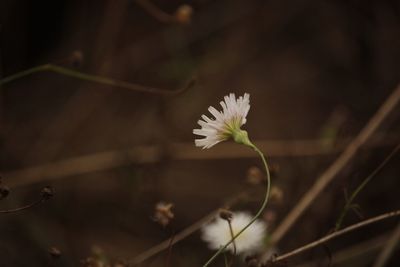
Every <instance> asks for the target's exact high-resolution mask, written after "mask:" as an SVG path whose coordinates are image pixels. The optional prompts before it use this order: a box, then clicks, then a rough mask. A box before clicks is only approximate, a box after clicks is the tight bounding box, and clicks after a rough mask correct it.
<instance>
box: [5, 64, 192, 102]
mask: <svg viewBox="0 0 400 267" xmlns="http://www.w3.org/2000/svg"><path fill="white" fill-rule="evenodd" d="M46 71H49V72H54V73H58V74H61V75H64V76H68V77H72V78H75V79H79V80H83V81H88V82H94V83H99V84H103V85H109V86H113V87H116V88H122V89H128V90H133V91H138V92H143V93H150V94H160V95H176V94H180V93H182V92H184V91H186V90H187V89H189V88H190V87H192V86H193V85H194V83H195V80H196V78H195V77H194V76H193V77H192V78H190V79H189V80H188V81H187V82H186V83H185V84H184V86H182V87H181V88H179V89H176V90H164V89H159V88H154V87H148V86H143V85H140V84H134V83H129V82H125V81H120V80H114V79H111V78H108V77H104V76H98V75H91V74H87V73H83V72H80V71H76V70H73V69H69V68H65V67H60V66H57V65H53V64H45V65H40V66H36V67H33V68H31V69H28V70H24V71H21V72H18V73H16V74H13V75H11V76H8V77H5V78H4V79H2V80H0V87H1V86H4V85H6V84H8V83H11V82H13V81H16V80H18V79H21V78H23V77H25V76H28V75H32V74H35V73H39V72H46Z"/></svg>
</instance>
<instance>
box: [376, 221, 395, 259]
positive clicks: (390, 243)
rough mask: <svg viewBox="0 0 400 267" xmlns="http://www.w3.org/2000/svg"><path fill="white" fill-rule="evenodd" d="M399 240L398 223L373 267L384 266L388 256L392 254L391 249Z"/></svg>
mask: <svg viewBox="0 0 400 267" xmlns="http://www.w3.org/2000/svg"><path fill="white" fill-rule="evenodd" d="M399 240H400V223H399V224H398V225H397V227H396V229H395V230H394V231H393V233H392V234H391V236H390V238H389V240H388V242H387V243H386V245H385V246H384V247H383V249H382V251H381V253H380V254H379V256H378V258H377V259H376V261H375V263H374V265H373V267H383V266H386V263H387V261H388V260H389V258H390V256H391V255H392V254H393V251H394V250H395V248H396V245H397V244H398V243H399Z"/></svg>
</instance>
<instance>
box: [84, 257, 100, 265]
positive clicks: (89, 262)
mask: <svg viewBox="0 0 400 267" xmlns="http://www.w3.org/2000/svg"><path fill="white" fill-rule="evenodd" d="M81 266H82V267H100V266H102V265H101V262H99V261H98V260H96V259H94V258H92V257H88V258H86V259H84V260H81Z"/></svg>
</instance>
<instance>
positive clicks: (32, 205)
mask: <svg viewBox="0 0 400 267" xmlns="http://www.w3.org/2000/svg"><path fill="white" fill-rule="evenodd" d="M43 201H44V199H43V198H41V199H38V200H36V201H35V202H32V203H30V204H28V205H25V206H22V207H19V208H15V209H9V210H0V213H15V212H19V211H23V210H27V209H30V208H32V207H34V206H36V205H39V204H41V203H42V202H43Z"/></svg>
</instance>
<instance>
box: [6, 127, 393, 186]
mask: <svg viewBox="0 0 400 267" xmlns="http://www.w3.org/2000/svg"><path fill="white" fill-rule="evenodd" d="M375 137H376V138H374V139H375V140H374V141H373V142H370V143H368V145H367V146H368V148H374V147H381V146H390V145H393V143H394V142H396V138H395V137H393V138H392V137H390V136H389V135H388V136H386V135H384V136H382V135H376V136H375ZM383 137H384V139H385V140H384V142H382V141H381V139H382V138H383ZM340 142H341V143H346V141H345V140H341V141H340ZM255 143H257V144H258V145H259V147H260V149H261V150H263V151H268V156H269V157H287V156H296V157H305V156H326V155H332V154H333V153H337V152H339V151H341V150H343V149H344V146H343V145H338V146H337V147H334V148H331V149H326V148H324V147H323V146H322V145H321V142H320V141H319V140H294V141H286V140H282V141H281V140H271V141H270V140H256V141H255ZM253 157H256V155H254V153H253V152H252V151H249V150H248V149H246V148H241V147H240V146H239V147H238V146H236V145H235V143H230V142H226V143H223V144H221V145H220V146H218V147H215V149H214V150H213V151H199V150H198V149H196V147H194V146H193V143H172V144H168V146H166V147H163V146H160V145H145V146H136V147H133V148H131V149H127V150H117V151H108V152H101V153H96V154H89V155H83V156H78V157H74V158H69V159H63V160H59V161H56V162H51V163H48V164H43V165H38V166H33V167H27V168H25V169H20V170H15V171H9V172H6V173H3V174H4V175H5V176H7V177H9V178H10V179H9V182H8V183H9V185H10V186H12V187H15V186H22V185H28V184H31V183H36V182H38V181H44V180H54V179H60V178H64V177H71V176H74V175H80V174H84V173H90V172H94V171H102V170H109V169H112V168H116V167H120V166H126V165H130V164H132V163H134V164H151V163H157V162H159V161H160V160H162V159H165V158H167V159H169V160H212V159H232V158H238V159H243V158H253Z"/></svg>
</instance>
